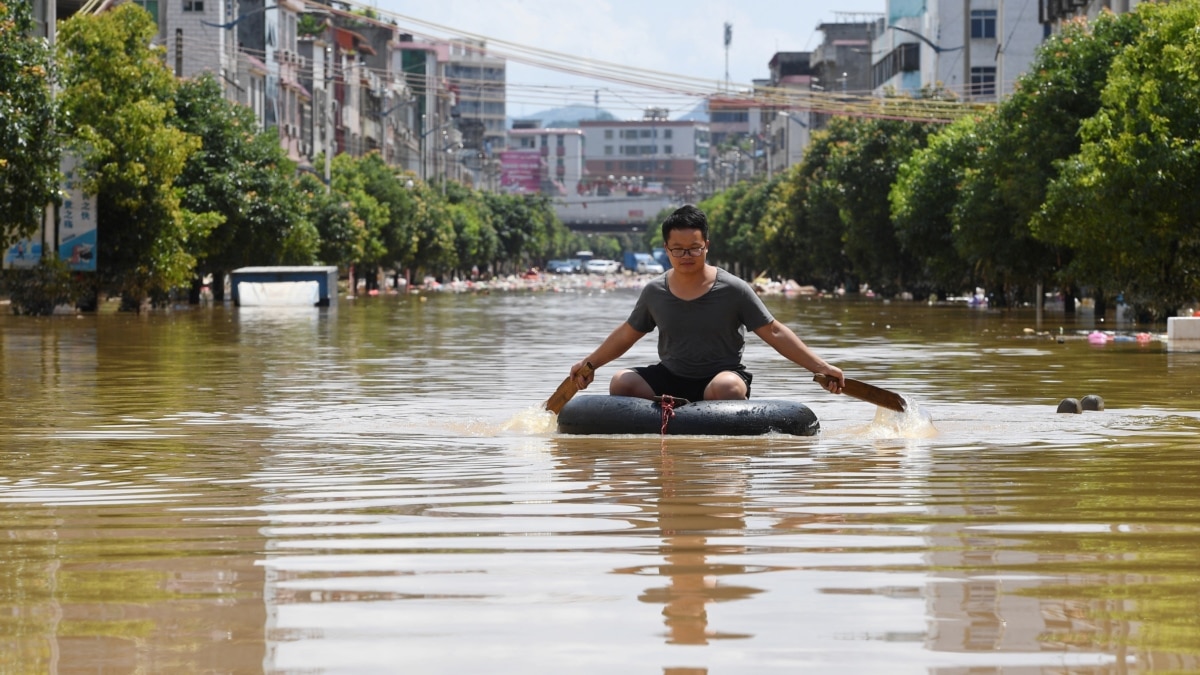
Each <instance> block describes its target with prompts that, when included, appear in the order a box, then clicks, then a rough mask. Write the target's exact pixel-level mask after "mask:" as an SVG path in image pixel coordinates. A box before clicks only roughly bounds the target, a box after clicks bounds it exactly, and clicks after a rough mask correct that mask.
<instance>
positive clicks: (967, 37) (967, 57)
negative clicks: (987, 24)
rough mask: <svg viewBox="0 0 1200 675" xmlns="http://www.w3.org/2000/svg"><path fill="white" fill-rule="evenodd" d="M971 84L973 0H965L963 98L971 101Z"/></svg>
mask: <svg viewBox="0 0 1200 675" xmlns="http://www.w3.org/2000/svg"><path fill="white" fill-rule="evenodd" d="M971 89H972V86H971V0H963V100H964V101H970V100H971V94H972V91H971Z"/></svg>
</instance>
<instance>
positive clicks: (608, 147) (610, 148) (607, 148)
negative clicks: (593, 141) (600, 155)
mask: <svg viewBox="0 0 1200 675" xmlns="http://www.w3.org/2000/svg"><path fill="white" fill-rule="evenodd" d="M604 154H605V155H611V154H613V146H611V145H606V146H604Z"/></svg>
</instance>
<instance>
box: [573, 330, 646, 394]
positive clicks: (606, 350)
mask: <svg viewBox="0 0 1200 675" xmlns="http://www.w3.org/2000/svg"><path fill="white" fill-rule="evenodd" d="M645 335H646V334H645V333H643V332H641V331H639V330H635V329H634V327H633V326H630V325H629V322H628V321H625V322H622V323H621V325H620V326H617V328H616V329H615V330H614V331H613V332H612V333H609V335H608V337H606V338H604V342H601V343H600V346H599V347H596V351H594V352H592V353H591V354H590V355H589V356H588V357H587V358H585V359H584V360H582V361H580V362H579V363H576V364H575V365H573V366H571V377H573V378H575V384H578V385H579V388H580V389H587V386H588V385H589V384H591V383H592V380H593V379H595V374H594V373H588V375H587V376H586V377H581V376H580V375H579V370H580V369H581V368H583V364H585V363H591V364H592V368H595V369H599V368H600V366H603V365H604V364H606V363H608V362H610V361H613V360H614V359H617V358H619V357H620V356H621V355H622V354H624V353H625V352H627V351H629V348H630V347H632V346H633V345H634V343H636V342H637V341H638V340H641V339H642V338H643V337H645Z"/></svg>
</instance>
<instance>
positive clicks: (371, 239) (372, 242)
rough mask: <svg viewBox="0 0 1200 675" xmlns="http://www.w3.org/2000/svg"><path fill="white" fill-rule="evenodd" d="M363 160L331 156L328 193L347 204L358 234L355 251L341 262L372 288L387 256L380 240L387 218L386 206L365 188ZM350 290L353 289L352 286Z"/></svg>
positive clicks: (342, 155)
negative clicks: (329, 189)
mask: <svg viewBox="0 0 1200 675" xmlns="http://www.w3.org/2000/svg"><path fill="white" fill-rule="evenodd" d="M363 164H364V160H359V159H357V158H354V157H351V156H350V155H346V154H341V155H337V156H335V157H334V158H333V165H332V166H333V168H332V179H331V183H332V186H333V189H332V194H333V195H337V196H339V197H340V199H341V204H343V205H344V206H347V207H349V209H350V211H351V213H352V214H353V220H354V221H356V222H357V223H358V226H357V227H356V229H357V230H358V232H359V233H360V237H359V238H358V246H357V247H356V248H355V249H354V250H355V251H356V253H357V255H355V257H353V258H351V259H349V260H343V261H341V264H343V265H346V266H351V265H353V266H355V267H357V268H358V270H359V273H358V276H360V277H362V278H366V279H367V285H368V287H374V283H375V279H376V278H377V272H378V270H379V268H380V267H381V266H382V264H383V261H384V260H385V259H386V258H387V248H386V246H384V243H383V236H382V235H383V230H384V228H386V227H387V224H388V221H389V219H390V217H391V215H390V211H389V209H388V205H387V204H384V203H382V202H380V201H379V200H378V199H376V198H375V196H374V195H373V194H371V192H370V191H369V190H368V183H369V180H368V176H367V175H366V174H365V172H364V171H363V170H362V166H363ZM351 292H354V290H353V289H352V290H351Z"/></svg>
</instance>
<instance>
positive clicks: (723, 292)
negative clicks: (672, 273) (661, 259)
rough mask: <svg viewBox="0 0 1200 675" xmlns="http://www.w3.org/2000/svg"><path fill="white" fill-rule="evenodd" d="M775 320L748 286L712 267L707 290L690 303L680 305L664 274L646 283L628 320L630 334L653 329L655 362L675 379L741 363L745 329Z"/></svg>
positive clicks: (708, 373) (708, 374) (700, 375)
mask: <svg viewBox="0 0 1200 675" xmlns="http://www.w3.org/2000/svg"><path fill="white" fill-rule="evenodd" d="M774 320H775V317H773V316H771V313H770V312H769V311H768V310H767V308H766V306H765V305H763V303H762V300H760V299H759V298H758V295H757V294H756V293H755V292H754V289H753V288H751V287H750V284H748V283H746V282H745V281H742V280H741V279H739V278H737V277H736V276H734V275H732V274H730V273H729V272H726V271H725V270H723V269H720V268H717V280H716V281H715V282H713V285H712V288H710V289H709V290H708V292H707V293H705V294H704V295H702V296H700V297H698V298H696V299H695V300H680V299H679V298H677V297H675V296H674V295H673V294H672V293H671V289H670V288H669V287H668V286H667V275H666V274H663V275H660V276H658V277H655V278H654V279H652V280H650V281H649V282H648V283H647V284H646V286H645V287H643V288H642V293H641V295H640V296H639V297H638V301H637V304H636V305H635V306H634V308H633V312H632V313H630V315H629V319H628V320H627V321H628V323H629V325H630V326H632V327H633V329H634V330H636V331H639V332H642V333H649V332H650V331H652V330H654V329H655V328H658V329H659V330H658V358H659V359H660V360H661V361H662V364H663V365H664V366H666V367H667V369H668V370H670V371H671V372H672V373H675V374H676V375H678V376H680V377H691V378H696V379H702V378H711V377H713V376H715V375H716V374H717V373H719V372H721V371H722V370H731V369H734V368H737V367H738V366H740V365H741V364H742V351H743V350H744V349H745V347H746V329H747V328H749V329H750V330H752V331H753V330H756V329H758V328H762V327H763V326H765V325H767V324H769V323H771V322H772V321H774Z"/></svg>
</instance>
